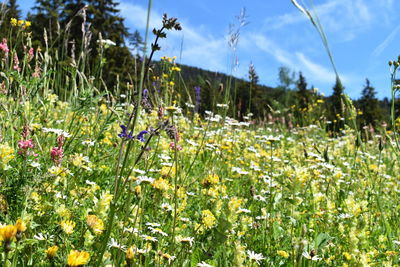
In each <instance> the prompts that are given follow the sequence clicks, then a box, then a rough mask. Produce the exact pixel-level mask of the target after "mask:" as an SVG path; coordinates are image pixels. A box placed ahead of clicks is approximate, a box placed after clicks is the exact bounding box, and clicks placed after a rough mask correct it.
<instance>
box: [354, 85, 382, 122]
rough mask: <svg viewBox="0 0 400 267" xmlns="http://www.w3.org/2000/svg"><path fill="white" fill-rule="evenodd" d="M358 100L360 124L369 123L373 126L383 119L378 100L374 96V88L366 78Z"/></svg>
mask: <svg viewBox="0 0 400 267" xmlns="http://www.w3.org/2000/svg"><path fill="white" fill-rule="evenodd" d="M358 102H359V108H360V110H361V111H362V115H361V116H360V122H361V126H365V125H370V124H371V125H372V126H374V127H375V126H376V125H377V123H378V122H379V121H381V120H382V119H383V111H382V109H381V107H380V106H379V100H378V99H377V98H376V91H375V88H374V87H372V86H371V83H370V81H369V80H368V79H366V80H365V87H364V89H363V90H362V92H361V98H360V99H359V101H358Z"/></svg>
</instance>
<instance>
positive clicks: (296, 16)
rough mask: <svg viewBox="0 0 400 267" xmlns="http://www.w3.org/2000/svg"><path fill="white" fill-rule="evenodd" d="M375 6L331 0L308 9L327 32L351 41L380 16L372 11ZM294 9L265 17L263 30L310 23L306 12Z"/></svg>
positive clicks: (344, 0) (359, 0)
mask: <svg viewBox="0 0 400 267" xmlns="http://www.w3.org/2000/svg"><path fill="white" fill-rule="evenodd" d="M374 7H375V4H369V5H368V4H367V3H366V1H363V0H329V1H326V2H325V3H323V4H319V5H315V6H314V8H312V7H308V8H307V9H308V10H309V11H310V12H311V14H316V15H317V16H318V18H319V19H320V21H321V24H322V26H323V28H324V30H325V31H326V32H328V33H331V34H335V35H337V36H339V37H340V39H341V40H344V41H349V40H352V39H353V38H354V37H356V35H357V34H358V33H359V32H363V31H365V30H366V29H368V28H369V27H370V26H371V24H372V22H373V21H374V19H375V18H378V16H376V15H373V13H372V12H371V10H372V9H373V8H374ZM293 10H294V11H293V12H290V13H286V14H282V15H280V16H275V17H270V18H267V19H265V23H264V26H263V30H265V31H274V30H278V29H282V28H285V27H289V26H293V25H296V24H299V23H304V22H306V23H310V22H309V19H308V17H307V16H306V15H305V14H303V13H301V12H300V11H299V10H297V9H295V8H294V9H293ZM314 11H315V12H314ZM310 26H311V24H310ZM338 39H339V38H338Z"/></svg>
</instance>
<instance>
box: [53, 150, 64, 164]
mask: <svg viewBox="0 0 400 267" xmlns="http://www.w3.org/2000/svg"><path fill="white" fill-rule="evenodd" d="M50 155H51V159H52V160H53V162H54V164H55V165H56V166H60V165H61V162H62V159H63V157H64V151H63V148H62V147H53V149H52V150H51V152H50Z"/></svg>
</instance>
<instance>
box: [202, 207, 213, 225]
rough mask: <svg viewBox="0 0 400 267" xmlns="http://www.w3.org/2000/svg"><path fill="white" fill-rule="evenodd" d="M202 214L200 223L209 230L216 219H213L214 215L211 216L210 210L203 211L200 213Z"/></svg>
mask: <svg viewBox="0 0 400 267" xmlns="http://www.w3.org/2000/svg"><path fill="white" fill-rule="evenodd" d="M201 214H202V217H203V218H202V222H203V224H204V226H205V227H206V228H208V229H211V228H212V227H213V226H214V225H215V222H216V219H215V217H214V214H212V212H211V211H210V210H203V211H202V212H201Z"/></svg>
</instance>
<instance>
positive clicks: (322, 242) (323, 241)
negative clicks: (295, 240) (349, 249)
mask: <svg viewBox="0 0 400 267" xmlns="http://www.w3.org/2000/svg"><path fill="white" fill-rule="evenodd" d="M331 239H332V237H330V236H329V235H328V234H325V233H320V234H319V235H318V236H317V238H316V239H315V248H316V249H321V248H323V247H325V246H326V245H327V244H328V242H329V241H330V240H331Z"/></svg>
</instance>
